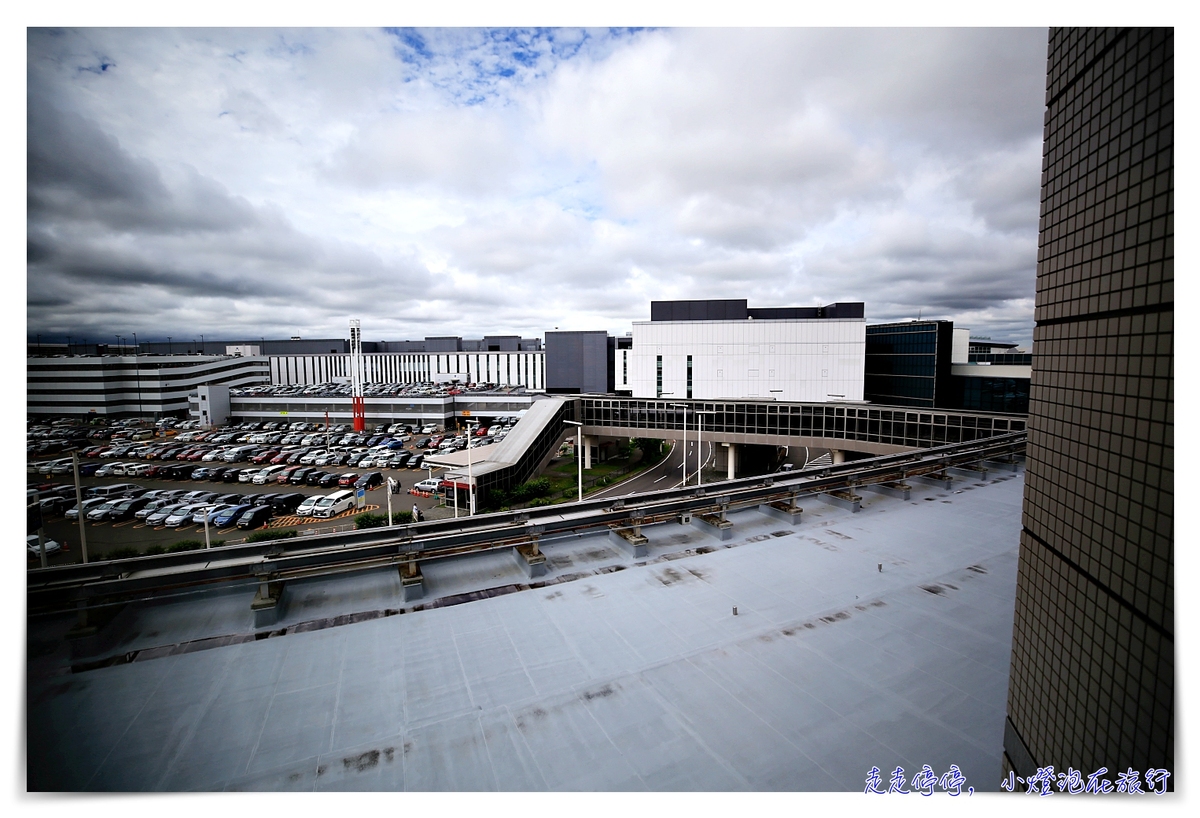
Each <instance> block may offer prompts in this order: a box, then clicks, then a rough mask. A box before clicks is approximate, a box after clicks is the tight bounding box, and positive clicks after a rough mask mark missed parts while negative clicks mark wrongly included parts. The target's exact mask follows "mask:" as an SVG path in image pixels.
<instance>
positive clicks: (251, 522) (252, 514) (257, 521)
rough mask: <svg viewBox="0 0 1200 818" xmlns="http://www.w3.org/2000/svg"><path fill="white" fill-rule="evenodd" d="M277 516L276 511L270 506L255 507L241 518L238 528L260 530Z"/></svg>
mask: <svg viewBox="0 0 1200 818" xmlns="http://www.w3.org/2000/svg"><path fill="white" fill-rule="evenodd" d="M274 516H275V509H274V507H272V506H271V505H270V504H266V505H261V506H253V507H251V508H250V509H249V510H247V511H246V512H244V513H243V514H242V515H241V516H240V517H238V521H237V527H238V528H241V529H245V530H250V529H253V528H258V527H259V526H261V525H263V524H264V523H266V522H267V521H268V520H270V519H271V518H272V517H274Z"/></svg>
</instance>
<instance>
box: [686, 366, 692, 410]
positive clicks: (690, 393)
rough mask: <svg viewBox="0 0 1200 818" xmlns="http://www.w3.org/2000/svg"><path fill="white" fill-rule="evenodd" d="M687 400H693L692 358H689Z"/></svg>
mask: <svg viewBox="0 0 1200 818" xmlns="http://www.w3.org/2000/svg"><path fill="white" fill-rule="evenodd" d="M687 399H688V400H691V399H692V356H691V355H689V356H687Z"/></svg>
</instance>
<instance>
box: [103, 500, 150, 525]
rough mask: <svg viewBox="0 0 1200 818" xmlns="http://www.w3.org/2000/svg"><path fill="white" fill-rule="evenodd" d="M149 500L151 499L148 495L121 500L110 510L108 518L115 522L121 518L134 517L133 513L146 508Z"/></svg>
mask: <svg viewBox="0 0 1200 818" xmlns="http://www.w3.org/2000/svg"><path fill="white" fill-rule="evenodd" d="M149 502H150V500H149V499H148V498H146V497H131V498H129V499H126V500H121V501H120V502H119V503H117V505H116V506H114V507H113V509H112V511H110V512H108V519H109V520H111V521H112V522H114V523H115V522H120V521H121V520H130V519H133V515H134V514H136V513H137V512H138V511H139V510H141V509H142V508H144V507H145V506H146V505H147V504H148V503H149Z"/></svg>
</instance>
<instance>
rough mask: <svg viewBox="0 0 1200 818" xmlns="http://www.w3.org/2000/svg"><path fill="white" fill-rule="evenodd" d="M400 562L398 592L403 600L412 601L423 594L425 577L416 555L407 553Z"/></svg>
mask: <svg viewBox="0 0 1200 818" xmlns="http://www.w3.org/2000/svg"><path fill="white" fill-rule="evenodd" d="M406 556H407V557H408V559H407V560H405V561H404V562H402V563H400V593H401V596H402V598H403V599H404V601H405V602H412V601H414V600H417V599H420V598H421V597H423V596H424V595H425V578H424V577H423V576H421V568H420V566H419V565H418V564H417V555H416V554H408V555H406Z"/></svg>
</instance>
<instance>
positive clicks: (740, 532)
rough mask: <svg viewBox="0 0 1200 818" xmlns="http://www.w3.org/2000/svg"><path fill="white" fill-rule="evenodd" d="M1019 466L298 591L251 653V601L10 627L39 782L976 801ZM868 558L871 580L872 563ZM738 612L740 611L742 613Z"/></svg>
mask: <svg viewBox="0 0 1200 818" xmlns="http://www.w3.org/2000/svg"><path fill="white" fill-rule="evenodd" d="M1022 476H1023V475H1022V473H1021V472H1019V471H1018V472H1016V473H1014V472H1009V471H1001V472H991V473H989V474H988V476H987V477H986V478H985V479H982V480H981V479H970V478H956V479H955V481H954V484H953V486H952V487H951V488H948V489H945V488H941V487H931V486H925V485H922V484H918V483H917V482H916V481H913V492H912V496H911V498H910V499H908V500H903V499H900V498H898V497H888V496H883V495H878V494H868V493H864V495H863V500H864V504H863V508H862V511H861V512H859V513H851V512H850V511H849V510H848V509H844V508H841V507H838V506H835V505H830V504H827V503H825V502H822V501H820V500H818V499H816V498H808V499H807V500H805V502H804V504H803V505H804V509H805V510H804V513H803V516H802V518H801V519H800V520H798V521H797V522H796V523H784V522H781V521H779V520H776V519H773V518H771V517H768V516H765V515H764V514H762V513H760V512H758V511H753V510H747V511H741V512H737V513H734V514H732V515H731V519H732V520H733V522H734V529H733V537H732V539H730V540H728V541H721V540H719V539H717V538H716V537H714V536H712V535H710V534H708V533H706V532H705V531H701V530H699V529H698V528H694V527H691V526H681V525H678V524H675V523H668V524H664V525H660V526H657V527H653V528H646V529H644V532H645V533H646V534H647V536H648V537H649V539H650V551H649V555H648V557H645V558H640V559H637V560H635V559H634V558H632V557H631V556H629V555H628V554H627V552H626V551H624V550H623V549H622V548H620V547H619V546H617V545H615V544H614V542H613V541H612V540H610V539H607V538H606V536H605V535H589V536H568V537H565V538H561V539H557V540H554V541H549V542H545V543H544V546H543V551H544V553H545V554H546V556H547V563H548V571H547V575H546V576H545V577H544V578H542V579H541V580H539V581H538V582H536V583H531V582H530V580H528V579H527V578H526V577H525V575H524V573H523V572H522V571H521V570H520V569H519V568H518V567H517V564H516V562H515V561H514V560H513V559H512V557H511V556H509V555H508V554H507V553H506V552H491V553H490V554H488V555H485V556H478V557H472V558H469V559H458V560H453V561H445V562H441V563H430V564H427V565H426V566H424V567H423V569H422V570H423V573H424V575H425V582H426V597H425V600H424V604H410V605H409V606H407V607H405V606H404V605H403V604H401V603H399V601H398V600H399V599H400V593H399V578H398V577H397V575H396V574H395V572H394V571H379V572H376V573H369V574H358V575H349V576H344V577H341V578H338V579H334V580H329V579H325V580H319V581H311V582H307V583H295V584H294V585H292V586H290V587H289V591H288V593H289V594H290V599H289V602H288V608H287V611H286V613H285V615H284V618H283V619H282V620H281V621H280V622H279V623H278V624H276V625H275V626H273V627H272V629H271V635H270V638H256V634H255V632H254V627H253V619H252V616H251V613H250V608H249V600H250V597H251V596H252V595H253V588H242V589H233V590H226V591H224V592H220V593H214V592H205V593H199V594H195V595H192V596H189V597H186V598H183V599H180V600H177V601H174V602H169V603H159V604H157V605H148V604H147V605H145V606H142V607H139V608H136V609H131V610H130V611H129V612H128V613H127V615H124V616H123V620H124V621H123V624H122V625H121V630H120V636H119V638H118V640H117V644H116V645H115V646H114V647H113V648H112V653H111V655H112V656H113V657H115V658H116V662H117V663H116V664H112V665H111V666H107V667H99V668H97V669H92V670H84V669H83V668H82V667H80V668H77V672H71V669H70V661H71V660H70V659H69V657H67V656H66V655H65V649H64V648H63V647H62V641H61V635H62V633H63V632H64V631H65V630H66V628H68V627H69V626H70V624H71V621H70V618H67V619H35V620H30V622H29V679H28V699H29V707H28V765H29V781H28V784H29V787H30V789H33V790H36V789H52V790H60V789H61V790H189V789H199V790H219V789H230V790H253V789H263V790H313V789H356V790H364V789H366V790H576V791H578V790H668V791H676V790H685V791H687V790H693V791H694V790H852V791H861V790H862V788H863V786H864V779H865V778H866V776H867V771H868V770H869V769H870V768H871V767H872V766H875V767H878V768H879V770H881V771H883V780H884V782H885V786H886V781H887V773H888V772H890V771H891V770H892V769H894V768H895V767H896V766H897V765H900V766H902V767H904V769H905V770H906V771H907V773H908V775H909V776H911V775H912V774H914V773H915V772H917V771H918V770H920V769H921V767H922V765H925V764H928V765H930V766H931V767H932V768H933V770H934V771H935V772H936V773H937V774H938V775H939V776H940V775H941V774H942V773H944V772H946V771H947V770H948V768H949V766H950V765H951V764H957V765H958V766H959V768H960V769H961V770H962V772H963V775H964V776H965V778H966V784H965V785H964V787H966V786H972V787H974V788H975V789H976V790H995V789H997V787H998V784H999V780H1000V759H1001V746H1002V734H1003V723H1004V707H1005V694H1006V688H1007V681H1008V668H1009V653H1010V644H1011V635H1012V622H1013V601H1014V594H1015V583H1016V564H1017V543H1018V534H1019V528H1020V510H1021V494H1022ZM880 565H881V566H882V570H879V566H880ZM735 606H736V608H737V615H736V616H735V615H734V614H733V609H734V607H735Z"/></svg>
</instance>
